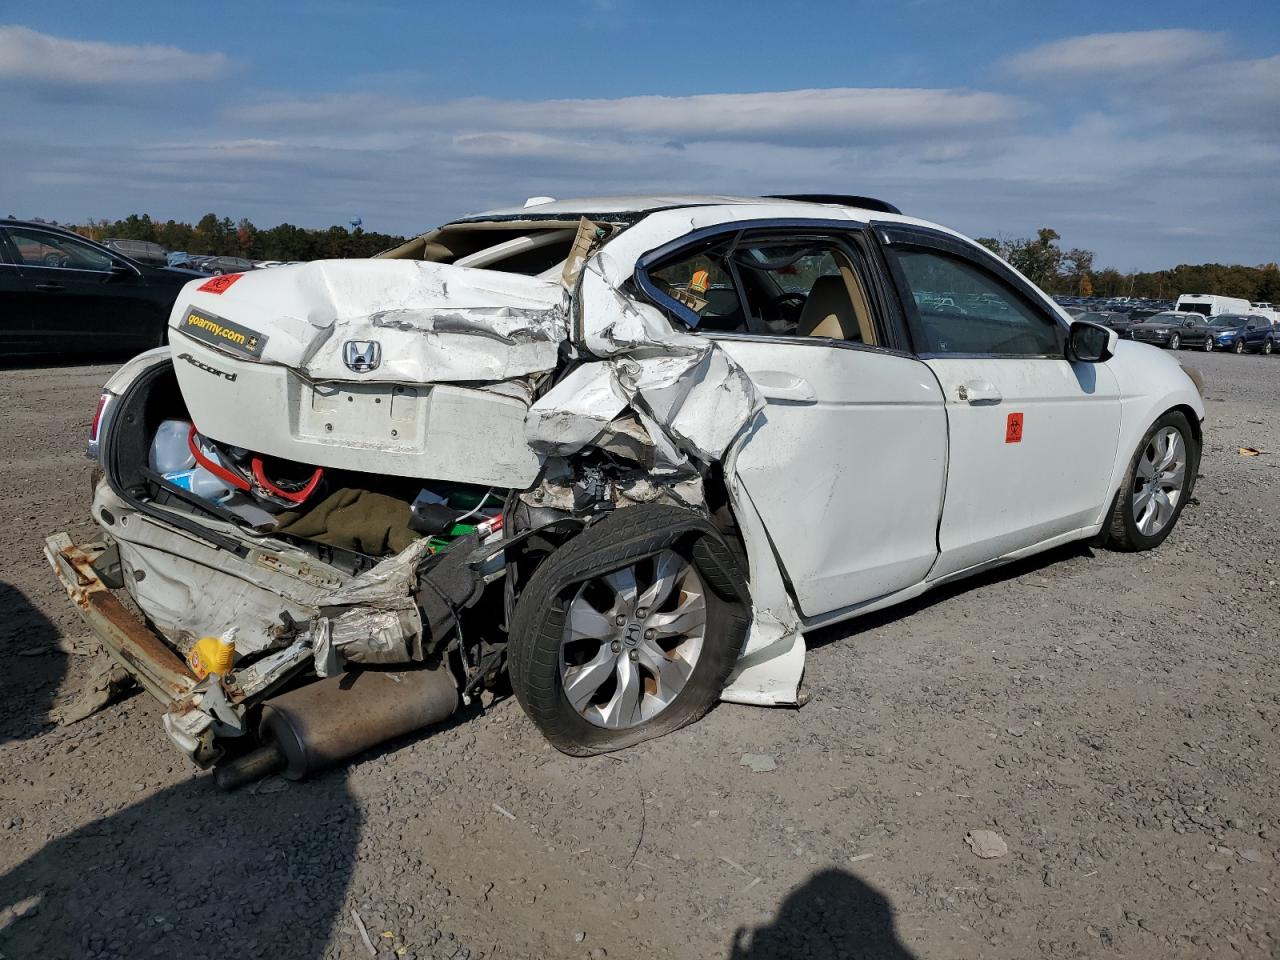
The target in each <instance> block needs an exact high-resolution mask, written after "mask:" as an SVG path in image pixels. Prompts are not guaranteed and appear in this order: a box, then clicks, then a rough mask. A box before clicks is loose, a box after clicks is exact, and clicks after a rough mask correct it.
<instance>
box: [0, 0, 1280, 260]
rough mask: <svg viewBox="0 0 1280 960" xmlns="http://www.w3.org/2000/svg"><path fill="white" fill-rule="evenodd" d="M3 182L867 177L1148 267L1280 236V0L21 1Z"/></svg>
mask: <svg viewBox="0 0 1280 960" xmlns="http://www.w3.org/2000/svg"><path fill="white" fill-rule="evenodd" d="M0 115H2V116H3V117H4V118H5V123H4V124H3V125H0V150H2V151H3V154H4V157H5V160H4V162H3V163H0V198H3V199H2V200H0V206H3V207H4V208H5V209H4V210H3V212H4V213H10V212H11V213H14V214H16V215H18V216H44V217H49V218H53V219H58V220H64V221H67V220H70V221H76V220H84V219H86V218H89V217H94V218H97V217H109V218H113V217H117V216H122V215H124V214H127V213H130V212H135V211H136V212H143V211H146V212H150V213H151V214H152V216H153V217H160V218H162V219H163V218H169V217H174V218H177V219H193V218H196V217H199V216H200V215H201V214H203V213H205V212H208V211H210V210H213V211H216V212H217V213H219V214H220V215H227V216H232V217H239V216H248V217H250V218H251V219H252V220H254V221H255V222H256V223H259V224H262V225H270V224H273V223H276V222H278V221H281V220H289V221H291V222H294V223H299V224H302V225H306V226H322V225H328V224H330V223H334V222H345V221H346V220H347V219H348V218H349V217H350V216H352V215H359V216H361V217H363V219H364V221H365V224H366V226H367V227H368V228H370V229H378V230H386V231H391V232H401V233H404V232H412V231H420V230H422V229H426V228H427V227H430V226H432V225H434V224H436V223H438V222H440V221H443V220H447V219H450V218H452V217H455V216H458V215H461V214H464V213H468V212H473V211H475V210H479V209H484V208H486V207H490V206H497V205H508V204H511V203H513V202H519V201H521V200H523V199H524V198H525V197H526V196H530V195H535V194H549V195H552V196H558V197H567V196H573V195H593V194H618V193H649V192H663V193H670V192H683V191H698V192H718V193H762V192H791V191H818V190H825V191H843V192H851V193H870V194H875V195H880V196H884V197H885V198H886V199H890V200H892V201H894V202H895V203H897V204H898V205H899V206H901V207H902V208H903V209H904V210H905V211H906V212H908V213H912V214H915V215H918V216H921V217H924V218H926V219H931V220H937V221H940V222H942V223H946V224H948V225H950V226H954V227H956V228H958V229H960V230H963V231H965V232H967V233H971V234H1003V235H1025V234H1028V233H1031V232H1032V231H1034V230H1035V229H1036V228H1037V227H1039V226H1044V225H1049V226H1053V227H1055V228H1056V229H1057V230H1058V231H1059V232H1060V233H1061V234H1062V235H1063V243H1064V244H1065V245H1067V246H1083V247H1088V248H1091V249H1094V250H1096V251H1097V253H1098V261H1099V263H1100V264H1105V265H1114V266H1118V267H1120V268H1122V269H1128V268H1152V267H1159V266H1171V265H1173V264H1175V263H1179V262H1201V261H1208V260H1217V261H1223V262H1243V263H1260V262H1268V261H1274V260H1276V259H1278V258H1280V253H1278V251H1277V249H1276V248H1277V245H1278V243H1277V237H1278V236H1280V163H1277V158H1278V157H1280V4H1277V3H1272V2H1261V0H1259V2H1253V3H1239V2H1229V0H1227V2H1219V3H1216V4H1212V5H1209V4H1204V3H1203V2H1202V0H1201V2H1196V3H1191V2H1182V0H1171V2H1136V3H1116V2H1114V0H1113V2H1111V3H1096V2H1092V0H1084V2H1077V3H1073V4H1028V3H1026V2H1025V0H1023V2H1012V0H974V2H970V3H959V2H942V0H899V2H896V3H884V2H879V3H861V2H846V3H821V2H806V3H802V4H787V3H783V2H776V0H775V2H772V3H755V2H745V0H744V2H737V3H723V4H704V5H701V6H699V7H695V5H692V4H689V3H687V2H686V3H680V4H676V3H670V4H668V3H654V2H651V3H646V4H640V3H635V2H631V0H567V2H562V3H558V4H554V5H553V4H533V3H527V2H526V3H502V2H488V3H471V4H450V5H437V4H430V3H422V2H416V3H399V2H391V0H382V2H378V0H364V2H355V0H349V2H348V0H319V2H312V3H307V4H301V3H284V2H279V3H259V4H252V5H251V4H241V3H220V4H218V5H216V7H210V6H209V5H207V4H187V5H182V4H173V3H172V2H169V3H165V4H150V3H137V2H134V3H128V2H120V3H113V4H91V5H90V4H84V5H76V8H75V9H74V12H73V13H72V12H69V8H68V7H66V6H62V7H59V6H57V5H47V4H46V5H35V4H29V5H23V6H22V7H19V8H12V7H11V8H10V9H9V11H8V12H6V10H5V8H4V7H3V6H0Z"/></svg>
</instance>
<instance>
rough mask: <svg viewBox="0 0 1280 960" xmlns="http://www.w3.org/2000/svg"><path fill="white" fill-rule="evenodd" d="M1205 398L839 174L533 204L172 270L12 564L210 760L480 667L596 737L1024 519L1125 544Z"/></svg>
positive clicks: (635, 736)
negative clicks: (90, 465)
mask: <svg viewBox="0 0 1280 960" xmlns="http://www.w3.org/2000/svg"><path fill="white" fill-rule="evenodd" d="M1203 416H1204V408H1203V404H1202V401H1201V397H1200V395H1199V393H1198V391H1197V389H1196V386H1195V385H1194V384H1193V382H1192V380H1191V379H1190V378H1189V377H1188V375H1187V374H1186V373H1185V372H1184V371H1183V370H1182V369H1181V368H1180V367H1179V366H1178V364H1177V362H1176V361H1175V360H1173V359H1172V358H1170V357H1169V356H1167V355H1166V354H1163V353H1161V352H1160V351H1159V350H1156V349H1153V348H1151V347H1148V346H1145V345H1143V344H1138V343H1132V342H1117V339H1116V335H1115V333H1114V332H1112V331H1110V330H1107V329H1106V328H1103V327H1099V326H1096V325H1093V324H1088V323H1081V322H1076V323H1071V322H1070V320H1069V318H1067V317H1066V316H1065V315H1064V314H1063V313H1062V312H1061V311H1060V310H1059V309H1058V308H1057V307H1056V306H1055V305H1054V304H1053V302H1052V301H1051V300H1049V299H1048V298H1047V297H1045V296H1044V295H1043V294H1042V293H1041V292H1040V291H1039V290H1038V289H1036V288H1035V287H1034V286H1033V285H1032V284H1030V283H1029V282H1028V281H1027V280H1026V279H1025V278H1023V277H1022V276H1021V275H1019V274H1018V273H1016V272H1015V271H1014V270H1013V269H1011V268H1010V267H1009V266H1008V265H1007V264H1006V263H1004V262H1003V261H1001V260H1000V259H998V258H997V257H995V256H993V255H992V254H991V253H989V252H988V251H987V250H985V249H983V248H982V247H981V246H978V245H977V244H975V243H973V242H971V241H970V240H967V239H966V238H964V237H962V236H960V235H958V234H956V233H954V232H952V231H949V230H946V229H944V228H942V227H938V226H935V225H933V224H929V223H925V222H923V221H919V220H914V219H911V218H908V217H904V216H902V215H900V214H899V213H898V212H897V210H896V209H894V208H893V207H892V206H890V205H888V204H885V203H883V202H880V201H875V200H871V199H867V198H857V197H789V198H782V197H778V198H751V199H735V198H726V197H687V198H676V197H673V198H666V197H662V198H651V199H644V200H636V199H634V198H632V199H616V198H615V199H599V200H581V201H573V202H556V201H545V200H540V201H536V202H534V201H531V202H530V204H529V205H526V206H525V207H522V208H515V209H510V210H500V211H495V212H492V213H487V214H483V215H479V216H475V217H470V218H467V219H464V220H459V221H457V222H455V223H451V224H449V225H447V226H445V227H442V228H440V229H439V230H436V231H433V232H431V233H428V234H426V235H424V236H421V237H418V238H417V239H415V240H412V241H410V242H409V243H407V244H405V245H404V246H402V247H400V248H398V249H396V250H392V251H388V252H387V253H386V254H384V255H382V256H381V257H380V258H377V259H374V260H365V261H326V262H317V263H309V264H299V265H292V266H283V267H279V268H276V269H273V270H268V271H261V272H255V273H252V274H245V275H241V276H236V275H232V276H226V277H218V278H213V279H211V280H207V281H200V280H197V281H193V282H192V283H191V284H190V285H189V286H188V287H187V288H186V289H185V290H184V291H183V294H182V296H180V298H179V300H178V303H177V305H176V306H175V308H174V312H173V315H172V318H171V321H170V346H169V347H168V348H166V349H161V350H156V351H152V352H150V353H147V354H143V355H142V356H140V357H138V358H136V359H134V360H133V361H131V362H130V363H128V364H126V365H125V366H124V367H123V368H122V369H121V370H120V371H119V372H118V373H117V374H116V375H115V376H114V377H113V378H112V379H111V381H110V382H109V383H108V384H107V387H106V389H105V391H104V392H103V394H102V398H101V402H100V404H99V409H98V413H97V416H96V417H95V419H94V426H93V431H92V438H91V454H92V455H93V456H95V457H97V458H98V460H99V461H100V464H101V471H102V476H101V479H100V481H99V482H98V483H97V486H96V490H95V492H94V499H93V506H92V516H93V518H94V520H95V521H96V522H97V523H98V524H99V525H100V527H101V530H102V538H101V540H100V541H99V542H96V543H91V544H83V545H75V544H72V543H71V541H70V540H69V539H68V538H67V537H66V536H65V535H56V536H54V537H51V538H50V539H49V541H48V548H47V555H48V557H49V560H50V562H51V564H52V565H53V567H54V569H55V571H57V573H58V575H59V577H60V578H61V580H62V582H63V584H64V585H65V586H66V589H67V591H68V593H69V595H70V596H71V598H72V599H73V600H74V602H75V603H76V604H77V605H78V607H79V609H80V610H81V611H82V613H83V615H84V616H85V619H86V620H87V621H88V623H89V624H90V625H91V626H92V627H93V628H94V630H95V631H96V632H97V633H98V634H99V635H100V636H101V637H102V640H103V642H104V644H105V646H106V647H107V648H108V649H109V650H110V651H111V653H112V654H113V655H114V656H115V657H116V659H117V660H118V661H119V662H120V663H122V664H123V665H124V666H125V667H126V668H127V669H128V670H129V671H130V672H131V673H132V674H133V675H134V676H135V677H136V678H137V679H138V680H139V681H140V682H141V683H142V684H143V685H145V686H146V688H147V689H148V690H150V691H151V692H152V693H153V694H155V695H157V696H158V697H159V698H160V699H161V700H162V701H164V702H165V704H166V712H165V714H164V723H165V728H166V730H167V732H168V734H169V736H170V738H171V739H172V740H173V742H174V743H175V744H177V745H178V747H179V748H180V749H181V750H182V751H183V752H184V753H186V754H187V755H188V756H190V757H191V758H193V759H194V760H195V761H196V762H197V763H199V764H201V765H202V766H208V765H213V764H216V765H217V766H218V778H219V781H220V782H221V783H223V784H224V785H227V786H230V785H234V784H236V783H239V782H243V781H244V780H246V779H248V778H251V777H254V776H258V775H261V774H263V773H265V772H267V771H270V770H276V769H282V770H283V771H284V772H285V774H286V775H288V776H294V777H296V776H301V775H303V774H305V773H306V772H307V771H309V770H312V769H315V768H317V767H319V766H322V765H323V764H325V763H328V762H332V761H334V760H337V759H341V758H342V757H345V756H349V755H351V754H353V753H355V752H357V751H359V750H362V749H365V748H367V747H369V746H372V745H374V744H376V743H379V742H381V741H384V740H386V739H388V738H390V737H393V736H396V735H400V734H404V733H406V732H409V731H411V730H414V729H417V728H421V727H423V726H426V725H427V724H430V723H432V722H437V721H439V720H441V719H443V718H444V717H447V716H448V715H449V714H451V713H452V712H453V711H454V710H455V709H457V707H458V705H459V703H460V702H461V703H471V702H473V701H474V700H475V698H476V697H477V696H478V694H480V693H481V692H482V691H486V690H488V691H493V692H497V693H502V692H504V691H506V690H508V689H509V690H511V691H513V692H514V694H515V696H516V697H517V698H518V699H519V701H520V703H521V705H522V706H523V707H524V709H525V711H526V712H527V713H528V715H529V717H530V718H531V719H532V720H533V722H534V723H535V724H536V725H537V726H538V727H539V729H540V730H541V731H542V732H543V733H544V734H545V735H546V736H547V738H548V739H549V740H550V741H551V742H552V743H553V744H555V746H557V747H558V748H560V749H561V750H564V751H567V752H569V753H574V754H591V753H596V752H600V751H607V750H614V749H618V748H620V747H624V746H627V745H629V744H634V743H636V742H638V741H640V740H643V739H645V738H648V737H653V736H656V735H659V734H662V733H665V732H667V731H670V730H674V729H676V728H677V727H680V726H681V725H683V724H686V723H689V722H690V721H692V720H694V719H696V718H697V717H699V716H700V715H701V714H702V713H703V712H705V711H706V710H707V709H708V708H709V707H710V706H711V705H712V703H713V702H714V701H715V700H716V699H717V698H719V699H725V700H732V701H736V702H740V703H751V704H762V705H769V704H795V703H797V702H798V700H799V687H800V682H801V676H802V673H803V668H804V649H805V648H804V632H805V631H806V630H809V629H812V628H815V627H818V626H822V625H825V624H830V623H833V622H836V621H839V620H842V619H846V618H849V617H853V616H856V615H858V614H860V613H864V612H867V611H871V610H875V609H879V608H882V607H885V606H888V605H890V604H893V603H897V602H899V601H902V600H906V599H908V598H911V597H914V596H917V595H918V594H920V593H922V592H924V591H925V590H927V589H929V588H930V587H933V586H935V585H938V584H940V583H945V582H948V581H951V580H954V579H956V578H958V577H961V576H965V575H967V574H970V573H974V572H976V571H979V570H982V569H985V568H988V567H990V566H992V565H994V564H998V563H1003V562H1006V561H1009V560H1012V559H1015V558H1018V557H1022V556H1026V555H1028V554H1030V553H1034V552H1036V551H1040V550H1045V549H1048V548H1050V547H1052V546H1055V545H1057V544H1062V543H1065V542H1067V541H1071V540H1078V539H1084V538H1094V537H1097V538H1103V539H1107V540H1109V541H1110V542H1112V543H1113V544H1115V545H1116V546H1118V547H1120V548H1123V549H1148V548H1151V547H1154V546H1156V545H1157V544H1159V543H1160V542H1161V541H1162V540H1163V539H1164V538H1165V537H1166V536H1167V535H1168V533H1169V531H1170V530H1171V529H1172V527H1173V525H1174V524H1175V523H1176V521H1177V519H1178V516H1179V513H1180V512H1181V510H1182V508H1183V506H1184V505H1185V503H1186V502H1187V499H1188V497H1189V496H1190V495H1191V492H1192V487H1193V484H1194V482H1195V476H1196V468H1197V464H1198V461H1199V451H1200V441H1201V423H1202V420H1203Z"/></svg>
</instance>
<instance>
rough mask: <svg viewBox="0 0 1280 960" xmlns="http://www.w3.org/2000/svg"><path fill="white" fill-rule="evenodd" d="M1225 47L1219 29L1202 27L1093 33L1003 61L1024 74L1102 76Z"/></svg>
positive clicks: (1190, 59)
mask: <svg viewBox="0 0 1280 960" xmlns="http://www.w3.org/2000/svg"><path fill="white" fill-rule="evenodd" d="M1226 51H1227V41H1226V38H1225V37H1224V36H1223V35H1222V34H1220V33H1209V32H1206V31H1203V30H1139V31H1133V32H1131V33H1091V34H1088V35H1086V36H1081V37H1068V38H1067V39H1065V40H1055V41H1054V42H1053V43H1046V44H1043V45H1041V46H1038V47H1033V48H1032V49H1030V50H1026V51H1024V52H1022V53H1019V54H1017V55H1016V56H1014V57H1011V58H1010V59H1009V60H1008V61H1006V66H1007V67H1008V68H1009V70H1011V71H1012V72H1013V73H1014V74H1016V75H1018V76H1021V77H1025V78H1038V77H1039V78H1054V77H1064V78H1065V77H1075V76H1083V77H1092V78H1094V79H1096V80H1098V81H1099V82H1106V81H1107V80H1108V79H1109V78H1112V77H1115V76H1116V75H1118V74H1125V73H1141V72H1143V71H1147V70H1154V69H1158V68H1162V67H1177V66H1189V65H1191V64H1194V63H1201V62H1203V61H1206V60H1213V59H1219V58H1222V57H1224V56H1225V54H1226Z"/></svg>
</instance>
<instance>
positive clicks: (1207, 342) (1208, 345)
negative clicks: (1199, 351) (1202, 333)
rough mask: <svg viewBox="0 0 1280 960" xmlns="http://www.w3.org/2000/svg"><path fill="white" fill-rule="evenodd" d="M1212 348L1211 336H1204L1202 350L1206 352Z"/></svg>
mask: <svg viewBox="0 0 1280 960" xmlns="http://www.w3.org/2000/svg"><path fill="white" fill-rule="evenodd" d="M1212 349H1213V337H1205V338H1204V352H1205V353H1208V352H1209V351H1211V350H1212Z"/></svg>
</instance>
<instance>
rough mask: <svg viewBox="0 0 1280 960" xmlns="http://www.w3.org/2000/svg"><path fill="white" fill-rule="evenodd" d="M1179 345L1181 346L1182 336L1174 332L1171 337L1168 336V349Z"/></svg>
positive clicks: (1176, 347) (1174, 348)
mask: <svg viewBox="0 0 1280 960" xmlns="http://www.w3.org/2000/svg"><path fill="white" fill-rule="evenodd" d="M1181 346H1182V337H1180V336H1178V334H1176V333H1175V334H1174V335H1173V336H1172V337H1170V338H1169V349H1170V350H1177V349H1178V348H1179V347H1181Z"/></svg>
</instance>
